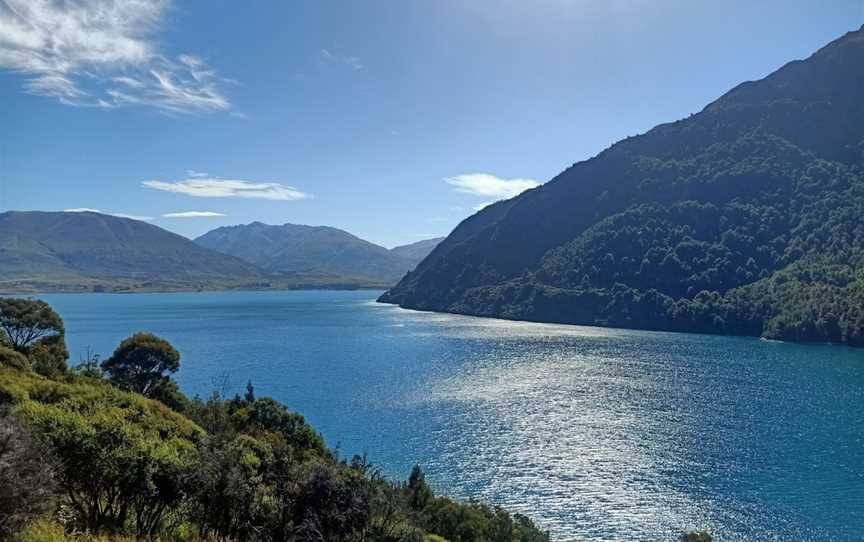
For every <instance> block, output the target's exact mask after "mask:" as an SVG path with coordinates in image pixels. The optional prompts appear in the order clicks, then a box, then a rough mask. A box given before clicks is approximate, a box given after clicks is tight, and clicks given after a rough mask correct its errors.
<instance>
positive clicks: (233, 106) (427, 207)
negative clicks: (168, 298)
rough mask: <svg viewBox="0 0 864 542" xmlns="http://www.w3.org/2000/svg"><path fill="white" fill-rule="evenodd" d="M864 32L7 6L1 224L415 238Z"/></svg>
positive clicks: (804, 16)
mask: <svg viewBox="0 0 864 542" xmlns="http://www.w3.org/2000/svg"><path fill="white" fill-rule="evenodd" d="M862 23H864V1H862V0H848V1H844V0H834V1H832V2H817V1H809V2H804V1H797V0H784V1H770V0H767V1H760V2H754V1H752V0H748V1H727V2H707V1H705V2H701V1H700V2H694V1H692V0H681V1H671V0H669V1H658V0H630V1H614V0H612V1H599V0H598V1H588V0H571V1H565V0H536V1H531V2H527V1H515V0H496V1H494V2H493V1H488V2H487V1H482V0H434V1H433V0H428V1H427V0H422V1H421V0H416V1H404V2H402V1H389V0H388V1H376V0H369V1H362V2H361V1H358V2H349V1H340V2H335V1H329V0H315V1H313V0H308V1H297V2H277V1H272V2H266V1H257V2H232V1H214V0H198V1H190V2H180V1H175V2H171V1H168V0H161V1H153V2H150V1H142V0H113V1H110V2H109V1H107V0H92V1H79V2H75V3H71V2H55V1H46V0H0V126H2V131H0V210H9V209H18V210H29V209H41V210H65V209H98V210H101V211H103V212H109V213H118V214H126V215H131V216H137V217H145V218H149V219H150V220H151V221H152V222H153V223H154V224H157V225H159V226H161V227H165V228H167V229H170V230H172V231H175V232H178V233H180V234H182V235H186V236H189V237H194V236H196V235H199V234H201V233H204V232H205V231H207V230H209V229H212V228H214V227H217V226H222V225H228V224H239V223H248V222H251V221H254V220H260V221H262V222H267V223H284V222H293V223H303V224H326V225H332V226H336V227H341V228H344V229H347V230H349V231H351V232H352V233H355V234H356V235H359V236H361V237H364V238H366V239H369V240H371V241H374V242H377V243H381V244H383V245H386V246H393V245H396V244H402V243H408V242H413V241H416V240H420V239H422V238H426V237H432V236H437V235H445V234H446V233H448V232H449V231H450V230H451V229H452V228H453V227H454V226H455V225H456V224H458V222H459V221H460V220H461V219H463V218H465V217H466V216H468V215H470V214H471V213H473V212H474V209H475V208H478V207H479V206H482V205H483V204H485V203H488V202H490V201H494V200H495V199H500V198H502V197H507V196H510V195H513V194H515V193H518V192H519V191H520V190H522V189H524V188H526V187H530V186H532V185H534V184H535V183H537V182H544V181H546V180H548V179H550V178H551V177H553V176H554V175H555V174H557V173H558V172H560V171H561V170H563V169H564V168H566V167H567V166H569V165H570V164H572V163H574V162H577V161H580V160H584V159H586V158H589V157H591V156H592V155H594V154H596V153H597V152H599V151H600V150H602V149H603V148H605V147H607V146H608V145H610V144H611V143H613V142H614V141H616V140H618V139H621V138H623V137H626V136H629V135H635V134H638V133H641V132H644V131H646V130H648V129H650V128H651V127H652V126H654V125H656V124H658V123H660V122H666V121H671V120H675V119H677V118H680V117H685V116H687V115H689V114H691V113H694V112H697V111H699V110H700V109H701V108H702V107H703V106H704V105H706V104H707V103H708V102H710V101H711V100H713V99H715V98H717V97H719V96H720V95H721V94H723V93H724V92H725V91H726V90H728V89H729V88H731V87H732V86H734V85H735V84H737V83H739V82H741V81H744V80H750V79H757V78H761V77H763V76H765V75H767V74H768V73H770V72H771V71H773V70H775V69H777V68H779V67H780V66H781V65H782V64H784V63H785V62H787V61H789V60H792V59H796V58H802V57H805V56H808V55H809V54H810V53H812V52H813V51H814V50H815V49H817V48H818V47H821V46H822V45H824V44H825V43H827V42H828V41H830V40H832V39H834V38H836V37H838V36H840V35H841V34H843V33H844V32H847V31H849V30H853V29H857V28H858V27H860V26H861V24H862ZM165 215H173V216H165ZM200 215H205V216H200ZM208 215H214V216H208ZM218 215H224V216H218Z"/></svg>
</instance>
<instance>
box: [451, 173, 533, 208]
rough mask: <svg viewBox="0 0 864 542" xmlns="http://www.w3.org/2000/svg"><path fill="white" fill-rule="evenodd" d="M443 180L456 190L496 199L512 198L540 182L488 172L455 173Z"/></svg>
mask: <svg viewBox="0 0 864 542" xmlns="http://www.w3.org/2000/svg"><path fill="white" fill-rule="evenodd" d="M444 182H446V183H447V184H450V185H452V186H454V187H456V190H457V191H458V192H464V193H466V194H473V195H475V196H484V197H487V198H498V199H508V198H512V197H514V196H518V195H519V194H521V193H522V192H524V191H526V190H528V189H530V188H534V187H537V186H540V182H539V181H536V180H534V179H502V178H500V177H496V176H495V175H490V174H488V173H467V174H464V175H456V176H455V177H447V178H445V179H444ZM487 205H488V204H487Z"/></svg>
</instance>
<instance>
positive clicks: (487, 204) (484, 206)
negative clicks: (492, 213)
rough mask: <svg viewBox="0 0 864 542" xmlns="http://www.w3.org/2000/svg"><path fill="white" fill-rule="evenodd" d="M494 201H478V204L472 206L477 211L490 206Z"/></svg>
mask: <svg viewBox="0 0 864 542" xmlns="http://www.w3.org/2000/svg"><path fill="white" fill-rule="evenodd" d="M493 203H495V202H494V201H484V202H483V203H478V204H477V205H475V206H474V207H472V209H474V210H475V211H482V210H483V209H485V208H486V207H489V206H490V205H492V204H493Z"/></svg>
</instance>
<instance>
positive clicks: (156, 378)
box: [102, 333, 180, 397]
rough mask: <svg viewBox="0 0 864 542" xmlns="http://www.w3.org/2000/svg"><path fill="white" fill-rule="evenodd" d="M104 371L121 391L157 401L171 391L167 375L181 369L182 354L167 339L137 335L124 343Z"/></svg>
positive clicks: (103, 364) (104, 364)
mask: <svg viewBox="0 0 864 542" xmlns="http://www.w3.org/2000/svg"><path fill="white" fill-rule="evenodd" d="M102 368H103V369H104V370H105V372H106V373H108V378H109V379H110V380H111V382H113V383H114V384H116V385H117V386H119V387H120V388H123V389H127V390H130V391H134V392H136V393H140V394H142V395H145V396H147V397H155V396H156V395H158V392H160V391H162V390H165V389H166V387H170V386H169V384H168V381H170V377H169V376H168V374H167V373H175V372H177V370H178V369H179V368H180V354H179V353H178V352H177V350H175V349H174V347H173V346H171V343H169V342H168V341H166V340H165V339H160V338H159V337H157V336H156V335H152V334H150V333H137V334H135V335H132V336H131V337H129V338H127V339H124V340H123V342H121V343H120V346H118V347H117V349H116V350H115V351H114V354H113V355H112V356H111V357H110V358H108V359H107V360H105V361H104V362H103V363H102Z"/></svg>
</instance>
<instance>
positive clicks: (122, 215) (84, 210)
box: [63, 207, 153, 222]
mask: <svg viewBox="0 0 864 542" xmlns="http://www.w3.org/2000/svg"><path fill="white" fill-rule="evenodd" d="M63 212H64V213H97V214H100V215H108V216H116V217H117V218H128V219H130V220H141V221H144V222H147V221H148V220H153V217H152V216H140V215H129V214H126V213H109V212H107V211H100V210H99V209H90V208H87V207H78V208H75V209H64V210H63Z"/></svg>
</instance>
